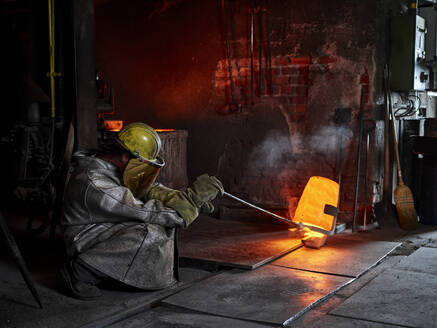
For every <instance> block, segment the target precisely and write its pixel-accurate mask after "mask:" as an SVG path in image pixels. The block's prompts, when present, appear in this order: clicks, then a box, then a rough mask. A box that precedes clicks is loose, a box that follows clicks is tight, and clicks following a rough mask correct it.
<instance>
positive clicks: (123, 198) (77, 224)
mask: <svg viewBox="0 0 437 328" xmlns="http://www.w3.org/2000/svg"><path fill="white" fill-rule="evenodd" d="M160 148H161V140H160V138H159V136H158V134H157V133H156V132H155V131H154V130H153V129H152V128H151V127H150V126H148V125H146V124H143V123H132V124H129V125H127V126H126V127H124V128H123V129H122V130H121V131H120V132H119V133H118V136H117V138H116V139H115V141H114V142H113V143H112V144H111V145H110V146H109V147H106V148H105V149H103V151H100V152H96V151H79V152H77V153H75V155H74V158H73V163H72V167H73V171H72V174H71V177H70V179H69V182H68V185H67V187H66V190H65V195H64V217H63V219H62V222H61V225H62V227H63V232H64V239H65V244H66V248H67V254H68V256H69V260H68V261H67V263H66V264H65V265H64V266H63V268H62V269H61V275H62V277H63V279H64V281H65V282H66V285H67V287H68V289H69V291H70V292H71V294H72V295H73V296H74V297H76V298H79V299H84V300H91V299H95V298H97V297H99V296H100V295H101V292H100V290H99V289H98V287H96V284H98V283H99V282H101V281H102V280H106V279H108V278H111V279H115V280H117V281H120V282H122V283H125V284H127V285H130V286H134V287H138V288H141V289H148V290H153V289H161V288H165V287H168V286H171V285H173V284H175V283H176V282H177V280H176V278H175V272H174V270H175V267H174V259H175V257H174V241H175V228H178V227H180V228H185V227H188V226H189V225H190V224H191V223H192V222H193V221H194V220H195V219H196V217H197V216H198V215H199V212H200V211H201V210H204V209H206V210H208V209H209V210H211V209H213V207H212V204H211V203H210V202H211V200H213V199H215V198H216V197H217V195H220V194H223V186H222V184H221V183H220V181H219V180H218V179H217V178H215V177H212V176H208V175H206V174H205V175H202V176H200V177H198V178H197V179H196V180H195V181H194V183H193V185H192V186H191V187H190V188H187V189H186V190H185V191H177V190H173V189H170V188H166V187H165V186H163V185H161V184H156V183H155V179H156V177H157V175H158V172H159V170H160V169H161V168H162V167H163V166H164V164H165V163H164V160H163V159H162V158H160V157H159V156H158V153H159V150H160Z"/></svg>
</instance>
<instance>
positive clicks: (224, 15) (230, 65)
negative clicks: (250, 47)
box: [222, 0, 235, 103]
mask: <svg viewBox="0 0 437 328" xmlns="http://www.w3.org/2000/svg"><path fill="white" fill-rule="evenodd" d="M222 7H223V19H224V21H223V27H224V29H225V38H226V55H227V57H228V70H229V82H230V87H231V103H235V86H234V77H233V76H232V56H231V46H230V41H229V27H228V19H227V11H226V3H225V0H222Z"/></svg>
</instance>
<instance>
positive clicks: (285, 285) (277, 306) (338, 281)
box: [163, 265, 349, 324]
mask: <svg viewBox="0 0 437 328" xmlns="http://www.w3.org/2000/svg"><path fill="white" fill-rule="evenodd" d="M348 281H349V279H348V278H345V277H338V276H331V275H326V274H318V273H312V272H303V271H297V270H292V269H288V268H281V267H277V266H273V265H266V266H264V267H262V268H259V269H257V270H254V271H242V270H237V269H233V270H231V271H228V272H224V273H222V274H219V275H216V276H213V277H210V278H208V279H206V280H203V281H201V282H199V283H197V284H196V285H194V286H192V287H190V288H187V289H185V290H183V291H182V292H180V293H178V294H175V295H172V296H171V297H168V298H166V299H164V300H163V303H164V304H169V305H174V306H179V307H182V308H188V309H191V310H195V311H200V312H205V313H210V314H215V315H223V316H226V317H230V318H236V319H246V320H255V321H258V322H263V323H273V324H282V323H283V322H285V321H286V320H287V319H289V318H290V317H293V316H295V315H297V314H299V313H300V312H301V311H303V310H304V309H306V308H307V307H308V306H309V305H311V304H312V303H313V302H315V301H317V300H318V299H320V298H322V297H324V296H325V295H327V294H329V293H330V292H332V291H334V290H336V289H337V288H339V287H341V286H343V285H344V284H345V283H346V282H348Z"/></svg>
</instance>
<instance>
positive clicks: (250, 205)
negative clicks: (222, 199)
mask: <svg viewBox="0 0 437 328" xmlns="http://www.w3.org/2000/svg"><path fill="white" fill-rule="evenodd" d="M223 195H224V196H228V197H229V198H232V199H233V200H236V201H237V202H240V203H242V204H244V205H247V206H249V207H252V208H254V209H256V210H258V211H261V212H264V213H266V214H268V215H270V216H273V217H274V218H276V219H278V220H281V221H282V222H286V223H288V224H290V225H292V226H293V227H298V226H299V224H297V223H294V222H293V221H291V220H289V219H286V218H284V217H282V216H280V215H277V214H275V213H272V212H269V211H267V210H265V209H263V208H261V207H258V206H256V205H253V204H251V203H249V202H246V201H245V200H242V199H241V198H238V197H236V196H234V195H232V194H230V193H228V192H226V191H225V192H224V193H223Z"/></svg>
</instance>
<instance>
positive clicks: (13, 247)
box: [0, 212, 42, 309]
mask: <svg viewBox="0 0 437 328" xmlns="http://www.w3.org/2000/svg"><path fill="white" fill-rule="evenodd" d="M0 228H1V230H2V231H3V235H4V236H5V238H6V243H7V245H8V246H9V249H10V251H11V254H12V256H13V257H14V260H15V262H16V263H17V265H18V268H19V269H20V272H21V275H22V276H23V278H24V280H25V281H26V284H27V287H28V288H29V290H30V292H31V293H32V295H33V297H34V298H35V300H36V301H37V302H38V305H39V307H40V308H41V309H42V303H41V299H40V298H39V296H38V293H37V291H36V288H35V285H34V283H33V280H32V278H31V276H30V273H29V270H28V269H27V266H26V263H25V262H24V260H23V257H22V256H21V252H20V250H19V249H18V246H17V243H16V242H15V239H14V236H12V233H11V231H10V230H9V228H8V225H7V224H6V221H5V219H4V217H3V215H2V213H1V212H0Z"/></svg>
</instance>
